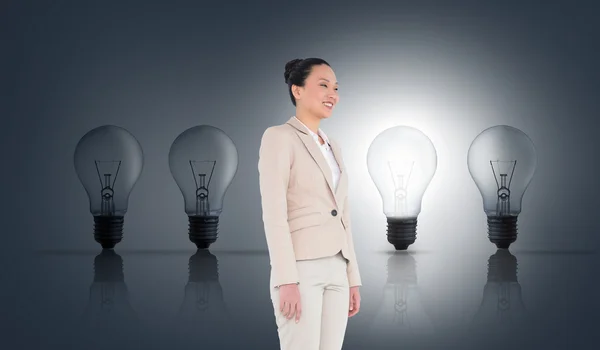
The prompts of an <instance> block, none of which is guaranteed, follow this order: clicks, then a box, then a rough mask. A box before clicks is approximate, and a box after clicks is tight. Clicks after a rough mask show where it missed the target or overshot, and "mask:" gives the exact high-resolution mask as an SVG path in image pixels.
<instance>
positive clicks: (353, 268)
mask: <svg viewBox="0 0 600 350" xmlns="http://www.w3.org/2000/svg"><path fill="white" fill-rule="evenodd" d="M348 197H349V196H348V195H346V199H345V203H344V213H343V214H342V215H343V217H344V222H345V223H346V233H347V234H348V248H349V249H350V254H351V255H352V258H351V259H349V261H348V265H347V267H346V273H347V274H348V283H349V286H350V287H354V286H362V281H361V279H360V272H359V271H358V262H357V260H356V252H355V251H354V239H353V238H352V225H351V224H350V201H349V200H348Z"/></svg>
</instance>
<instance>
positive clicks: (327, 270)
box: [258, 58, 361, 350]
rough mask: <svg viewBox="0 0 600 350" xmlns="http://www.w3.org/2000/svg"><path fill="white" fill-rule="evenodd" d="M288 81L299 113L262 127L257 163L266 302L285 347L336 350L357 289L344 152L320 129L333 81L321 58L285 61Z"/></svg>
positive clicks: (333, 95) (332, 99)
mask: <svg viewBox="0 0 600 350" xmlns="http://www.w3.org/2000/svg"><path fill="white" fill-rule="evenodd" d="M285 82H286V83H287V85H288V89H289V94H290V98H291V100H292V104H293V105H294V106H295V107H296V115H295V116H293V117H291V118H290V119H289V120H288V121H287V122H286V123H285V124H281V125H276V126H271V127H269V128H267V130H266V131H265V132H264V134H263V136H262V140H261V145H260V151H259V161H258V170H259V178H260V193H261V202H262V211H263V215H262V217H263V222H264V228H265V236H266V240H267V246H268V249H269V257H270V261H271V279H270V290H271V300H272V301H273V308H274V310H275V320H276V323H277V328H278V334H279V340H280V344H281V349H282V350H296V349H298V350H338V349H341V348H342V344H343V340H344V335H345V332H346V325H347V323H348V317H352V316H354V315H356V313H358V311H359V309H360V293H359V290H358V289H359V286H361V279H360V275H359V271H358V266H357V262H356V255H355V252H354V244H353V240H352V233H351V229H350V208H349V206H348V177H347V174H346V169H345V167H344V162H343V159H342V154H341V151H340V149H339V147H338V145H337V143H336V142H335V141H334V140H332V139H330V138H328V137H327V136H326V135H325V133H324V132H323V131H322V130H321V129H319V123H320V122H321V120H323V119H326V118H329V117H330V116H331V113H332V111H333V109H334V107H335V105H336V104H337V102H338V101H339V96H338V92H337V91H338V84H337V81H336V77H335V74H334V72H333V70H332V69H331V67H330V66H329V64H328V63H327V62H326V61H324V60H322V59H319V58H307V59H294V60H292V61H289V62H288V63H287V64H286V66H285Z"/></svg>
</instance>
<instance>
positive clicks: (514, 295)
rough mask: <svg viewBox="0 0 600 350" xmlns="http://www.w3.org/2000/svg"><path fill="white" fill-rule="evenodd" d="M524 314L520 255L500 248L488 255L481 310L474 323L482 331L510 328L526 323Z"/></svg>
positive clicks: (498, 330) (499, 330)
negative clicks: (516, 255)
mask: <svg viewBox="0 0 600 350" xmlns="http://www.w3.org/2000/svg"><path fill="white" fill-rule="evenodd" d="M525 318H526V309H525V304H524V302H523V297H522V294H521V285H520V284H519V281H518V278H517V258H516V257H515V256H514V255H512V254H511V253H510V252H509V251H508V250H507V249H498V250H497V251H496V253H495V254H493V255H491V256H490V258H489V259H488V277H487V283H486V285H485V287H484V290H483V300H482V301H481V305H480V307H479V310H478V311H477V313H476V314H475V316H474V317H473V327H474V328H476V329H477V330H478V331H480V332H481V331H483V332H492V333H497V334H498V333H502V332H506V331H508V332H510V331H514V330H517V329H519V328H520V327H521V326H523V325H524V324H525V321H526V319H525Z"/></svg>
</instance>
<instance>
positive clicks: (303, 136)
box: [287, 117, 341, 202]
mask: <svg viewBox="0 0 600 350" xmlns="http://www.w3.org/2000/svg"><path fill="white" fill-rule="evenodd" d="M287 123H288V124H290V125H292V126H293V127H294V128H296V129H297V130H298V131H299V132H297V134H298V137H299V138H300V140H302V142H303V143H304V146H305V147H306V149H307V150H308V153H310V155H311V156H312V157H313V159H314V160H315V162H316V163H317V165H318V166H319V168H320V169H321V172H322V173H323V175H324V176H325V180H327V185H329V190H330V191H331V194H332V195H333V198H334V199H335V200H336V202H337V198H336V195H335V192H336V191H334V190H333V178H332V176H331V168H330V167H329V164H328V163H327V160H326V159H325V157H324V156H323V153H322V152H321V150H320V149H319V146H317V143H316V142H315V140H314V139H313V138H312V136H310V134H309V133H308V131H307V130H306V129H305V127H304V125H302V124H300V123H299V122H298V121H297V120H296V118H294V117H292V118H290V120H288V122H287ZM334 154H335V153H334ZM338 164H339V161H338ZM340 168H341V166H340ZM339 188H340V186H339V184H338V189H339Z"/></svg>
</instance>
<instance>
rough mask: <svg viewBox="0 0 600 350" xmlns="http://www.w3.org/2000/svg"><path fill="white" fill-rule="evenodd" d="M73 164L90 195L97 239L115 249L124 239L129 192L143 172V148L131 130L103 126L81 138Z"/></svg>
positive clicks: (107, 246) (105, 245) (107, 247)
mask: <svg viewBox="0 0 600 350" xmlns="http://www.w3.org/2000/svg"><path fill="white" fill-rule="evenodd" d="M74 163H75V171H76V173H77V176H78V177H79V180H80V181H81V184H82V185H83V187H84V188H85V191H86V192H87V195H88V197H89V203H90V204H89V205H90V212H91V213H92V215H93V216H94V238H95V240H96V242H98V243H100V244H101V245H102V248H105V249H110V248H114V246H115V245H116V244H117V243H119V242H120V241H121V239H122V238H123V223H124V218H125V213H126V212H127V207H128V203H129V195H130V193H131V191H132V190H133V187H134V185H135V184H136V182H137V180H138V179H139V177H140V174H141V173H142V168H143V165H144V155H143V152H142V147H141V146H140V144H139V142H138V141H137V140H136V138H135V137H134V136H133V135H132V134H131V133H130V132H129V131H127V130H125V129H123V128H121V127H118V126H114V125H104V126H100V127H97V128H95V129H93V130H90V131H89V132H88V133H86V134H85V135H84V136H83V137H82V138H81V139H80V140H79V142H78V143H77V147H76V148H75V154H74Z"/></svg>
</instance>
